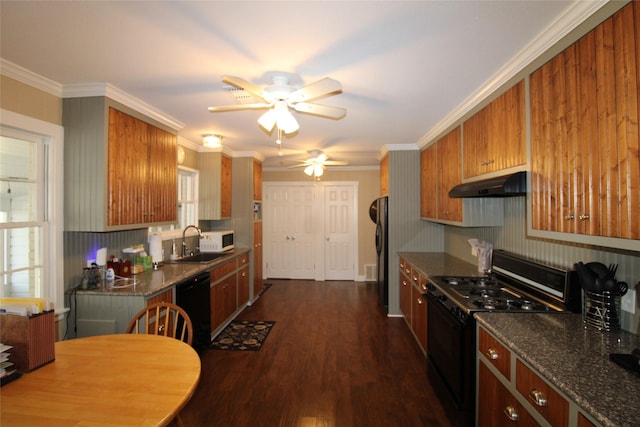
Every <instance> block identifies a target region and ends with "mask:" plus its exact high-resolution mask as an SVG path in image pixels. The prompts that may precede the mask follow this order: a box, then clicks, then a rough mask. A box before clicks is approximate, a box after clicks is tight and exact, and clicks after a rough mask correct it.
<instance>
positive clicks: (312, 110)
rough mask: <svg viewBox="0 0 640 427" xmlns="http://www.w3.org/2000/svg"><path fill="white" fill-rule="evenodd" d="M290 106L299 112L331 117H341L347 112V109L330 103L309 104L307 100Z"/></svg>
mask: <svg viewBox="0 0 640 427" xmlns="http://www.w3.org/2000/svg"><path fill="white" fill-rule="evenodd" d="M292 108H293V109H295V110H296V111H297V112H299V113H306V114H313V115H316V116H322V117H329V118H331V119H336V120H337V119H341V118H343V117H344V116H345V115H346V114H347V109H346V108H342V107H333V106H331V105H321V104H311V103H308V102H298V103H297V104H293V105H292Z"/></svg>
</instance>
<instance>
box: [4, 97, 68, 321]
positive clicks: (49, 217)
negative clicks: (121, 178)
mask: <svg viewBox="0 0 640 427" xmlns="http://www.w3.org/2000/svg"><path fill="white" fill-rule="evenodd" d="M0 132H1V133H2V134H3V135H5V136H8V137H12V138H18V139H31V140H32V139H33V138H36V139H38V140H39V141H40V142H39V143H42V144H44V150H46V151H47V156H46V160H47V162H46V164H43V165H42V166H43V169H42V173H43V175H42V180H43V182H44V183H45V185H46V186H47V192H46V199H43V201H44V206H43V209H44V212H42V215H43V217H42V220H43V222H44V223H45V224H44V225H43V226H42V236H43V239H44V244H43V245H42V265H43V269H42V296H43V297H44V298H48V299H49V301H51V302H52V303H53V306H54V308H55V312H56V315H61V314H63V313H65V312H67V311H68V310H69V309H68V308H67V307H65V306H64V288H65V285H64V262H63V260H62V259H61V258H60V257H62V256H63V253H64V252H63V229H64V208H63V206H64V199H63V195H64V180H63V171H64V128H63V127H62V126H60V125H56V124H54V123H49V122H45V121H43V120H39V119H36V118H33V117H29V116H25V115H23V114H19V113H15V112H13V111H9V110H4V109H0ZM22 225H26V224H21V226H22Z"/></svg>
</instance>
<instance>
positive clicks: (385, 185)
mask: <svg viewBox="0 0 640 427" xmlns="http://www.w3.org/2000/svg"><path fill="white" fill-rule="evenodd" d="M388 194H389V156H384V157H383V158H382V160H380V195H381V196H387V195H388Z"/></svg>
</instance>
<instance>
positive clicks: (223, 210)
mask: <svg viewBox="0 0 640 427" xmlns="http://www.w3.org/2000/svg"><path fill="white" fill-rule="evenodd" d="M220 216H221V217H222V218H230V217H231V158H229V157H227V156H222V188H221V200H220Z"/></svg>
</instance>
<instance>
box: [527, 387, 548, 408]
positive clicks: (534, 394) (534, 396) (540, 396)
mask: <svg viewBox="0 0 640 427" xmlns="http://www.w3.org/2000/svg"><path fill="white" fill-rule="evenodd" d="M529 399H531V400H533V402H534V403H535V404H536V405H538V406H547V398H546V397H544V393H543V392H541V391H540V390H538V389H535V388H534V389H533V390H531V393H529Z"/></svg>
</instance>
